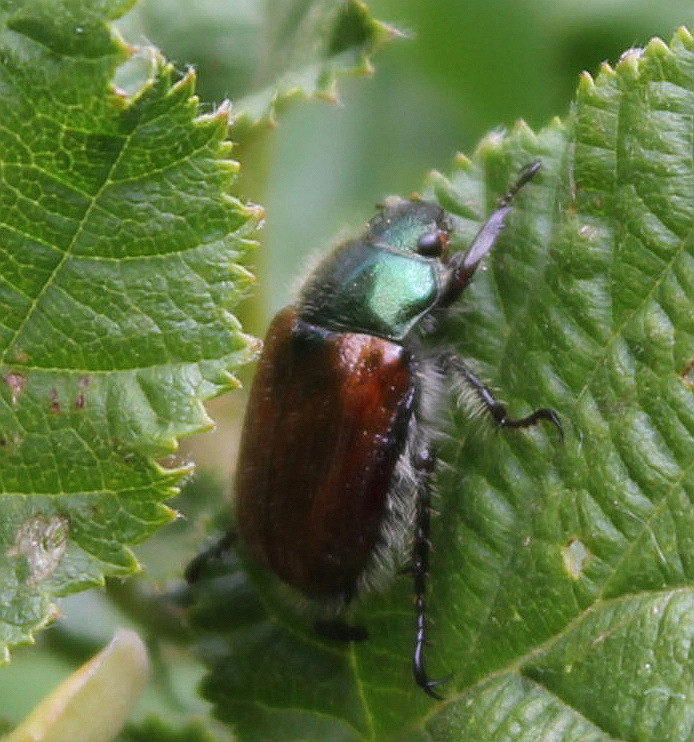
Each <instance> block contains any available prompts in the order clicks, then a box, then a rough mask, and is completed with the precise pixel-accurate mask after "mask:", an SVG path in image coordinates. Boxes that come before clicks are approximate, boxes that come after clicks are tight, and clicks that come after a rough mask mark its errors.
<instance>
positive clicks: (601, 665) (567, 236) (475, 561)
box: [196, 30, 694, 742]
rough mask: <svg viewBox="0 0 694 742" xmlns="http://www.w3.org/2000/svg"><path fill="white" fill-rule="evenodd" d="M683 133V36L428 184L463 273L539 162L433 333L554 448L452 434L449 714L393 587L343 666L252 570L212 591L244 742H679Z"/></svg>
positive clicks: (523, 434) (446, 472)
mask: <svg viewBox="0 0 694 742" xmlns="http://www.w3.org/2000/svg"><path fill="white" fill-rule="evenodd" d="M693 117H694V40H693V39H692V37H691V36H690V34H689V33H688V32H687V31H685V30H681V31H679V32H678V33H677V34H676V35H675V37H674V39H673V41H672V43H671V44H670V46H667V45H666V44H664V43H663V42H661V41H659V40H654V41H652V42H651V43H650V44H649V45H648V47H647V48H646V49H645V50H632V51H630V52H628V53H627V54H626V55H625V56H624V57H623V58H622V60H621V61H620V62H619V64H618V65H617V66H616V67H615V68H614V69H612V68H610V67H607V66H605V67H604V68H603V69H602V70H601V72H600V74H599V75H598V77H597V79H595V80H592V79H591V78H590V77H589V76H587V75H586V76H584V77H583V79H582V80H581V82H580V85H579V88H578V92H577V97H576V101H575V105H574V108H573V111H572V113H571V115H570V116H569V118H568V119H567V120H566V121H565V122H560V121H558V120H557V121H554V122H553V123H552V124H551V125H550V126H548V127H547V128H546V129H544V130H543V131H542V132H540V133H539V134H537V135H536V134H534V133H533V132H532V131H530V130H529V129H528V128H527V127H526V126H524V125H522V124H520V125H518V126H517V127H516V128H515V129H514V131H512V132H511V133H510V134H507V135H501V134H495V135H492V136H490V137H488V138H487V139H486V140H485V141H484V142H483V143H482V144H481V146H480V147H479V149H478V151H477V152H476V153H475V155H474V157H473V158H472V159H470V160H468V159H467V158H464V157H461V158H459V160H458V162H457V165H456V168H455V170H454V172H453V173H452V174H451V175H450V176H449V177H444V176H442V175H439V174H434V176H433V177H432V179H431V182H430V189H431V191H432V192H433V193H434V194H435V196H436V198H437V199H438V200H439V201H440V202H441V203H442V204H443V205H444V206H445V207H446V208H447V209H448V210H449V211H450V212H451V213H452V214H454V215H455V216H456V226H457V230H458V237H457V242H458V247H459V248H461V249H462V248H463V247H464V246H465V245H467V244H469V242H470V240H471V239H472V237H473V236H474V234H475V231H476V230H477V229H478V227H479V225H480V223H481V222H482V220H483V219H484V217H485V215H486V214H488V213H489V212H490V211H491V210H492V209H493V208H494V204H495V202H496V200H497V199H498V197H499V196H500V195H502V194H503V193H504V192H505V190H506V189H507V188H508V186H509V184H510V183H512V182H513V179H514V178H515V177H516V176H517V174H518V172H519V170H520V169H521V167H522V166H523V165H525V164H527V163H529V162H531V161H533V160H535V159H538V158H539V159H541V160H542V163H543V170H542V172H541V173H540V175H539V176H538V177H537V178H536V179H535V180H534V181H533V182H532V183H531V184H529V185H528V186H526V188H525V189H524V190H523V191H522V193H520V194H519V196H518V197H517V200H516V205H515V209H514V211H513V214H512V216H511V218H510V220H509V223H508V227H507V230H506V232H505V233H504V235H503V237H502V239H501V240H500V242H499V244H498V245H497V246H496V247H495V249H494V251H493V253H492V254H491V255H490V257H489V260H488V269H487V270H480V271H479V272H478V275H477V276H476V277H475V279H474V281H473V283H472V285H471V287H470V288H469V289H468V290H467V291H466V294H465V297H464V299H463V301H462V302H461V304H462V305H463V310H462V312H461V313H459V314H458V315H457V316H454V317H451V318H450V322H449V323H448V324H447V326H446V328H445V333H444V334H445V337H446V339H447V341H448V342H450V343H451V344H453V345H454V346H455V347H456V348H457V350H458V351H459V352H460V353H461V355H462V356H464V357H465V358H466V359H469V362H470V363H471V365H473V366H474V368H475V369H476V370H477V371H478V372H479V373H480V375H481V376H482V377H483V378H484V379H486V380H488V381H489V382H490V384H491V385H492V386H493V387H494V388H495V389H498V390H499V395H500V396H501V397H502V398H503V399H504V400H506V401H507V402H508V404H509V407H510V410H511V411H512V413H514V414H516V415H518V416H520V415H523V414H527V413H528V412H530V411H531V410H532V409H534V408H538V407H544V406H551V407H554V408H555V409H556V410H557V411H558V412H559V413H560V415H561V418H562V420H563V425H564V430H565V438H564V441H563V442H562V441H560V440H559V438H558V436H557V435H556V432H555V431H554V430H553V429H552V428H551V427H549V426H540V427H536V428H533V429H530V430H525V431H511V432H501V433H495V432H490V431H489V430H486V429H482V430H481V427H482V428H484V425H481V423H480V421H479V420H471V419H470V416H469V415H468V414H466V413H465V410H464V409H455V410H454V411H453V416H454V421H453V425H454V428H453V431H454V432H453V433H452V435H451V440H450V441H449V443H448V444H447V445H446V446H445V450H444V451H442V457H443V459H444V461H445V464H446V466H443V467H441V470H440V473H439V482H438V484H439V486H438V490H439V497H438V498H437V502H436V507H437V509H438V510H439V511H441V516H440V517H438V518H437V519H436V520H435V522H434V527H433V533H432V542H433V545H434V551H433V554H432V567H431V569H432V575H431V582H430V591H429V605H430V623H431V637H432V639H433V640H434V642H435V646H434V647H432V648H430V649H429V650H428V661H429V668H430V671H431V673H432V675H433V676H434V677H440V676H445V675H446V674H447V673H449V672H452V673H453V677H452V678H451V680H450V682H449V683H448V684H447V685H446V686H444V688H443V689H442V690H443V693H444V694H445V699H444V700H443V701H442V702H436V701H433V700H432V699H430V698H428V697H427V696H425V695H424V694H423V693H422V692H421V690H419V689H417V688H416V687H415V684H414V682H413V679H412V677H411V669H410V666H411V651H412V645H413V639H414V615H413V608H412V597H411V591H412V588H411V585H410V584H409V582H410V581H409V580H407V579H406V578H404V577H403V578H402V579H400V580H398V581H397V582H396V583H395V584H394V585H393V587H392V588H391V589H390V590H389V591H387V592H386V593H385V594H383V595H378V596H375V595H371V596H369V597H367V598H365V599H364V600H363V602H362V603H361V604H360V606H359V610H358V615H357V616H356V620H358V621H359V622H362V623H364V624H365V625H366V626H367V627H368V629H369V632H370V640H369V641H365V642H361V643H357V644H353V645H350V646H340V645H336V644H330V643H327V642H324V641H321V640H320V639H319V638H318V637H316V636H315V635H314V634H313V633H312V631H311V626H310V624H311V621H310V620H307V619H306V618H305V616H304V617H302V615H301V613H300V611H299V610H298V609H297V608H292V607H291V606H289V605H288V604H287V603H286V601H285V600H283V599H282V596H281V593H278V592H277V591H276V590H275V591H273V590H272V582H271V580H269V578H268V577H267V576H266V575H263V574H255V573H256V572H257V570H254V569H253V568H251V572H252V573H253V576H254V580H253V582H254V583H255V584H256V586H257V588H256V589H257V590H258V593H257V594H253V593H252V592H251V588H250V586H249V584H248V583H247V582H245V581H244V579H243V577H242V573H241V571H240V567H239V565H238V564H232V565H227V566H229V568H230V572H229V573H228V574H226V575H223V576H219V577H217V578H216V579H215V580H212V581H211V582H210V585H208V586H207V587H205V588H202V587H201V592H202V593H203V596H204V597H203V602H202V604H201V606H200V608H199V611H200V613H199V614H198V615H197V617H196V620H197V621H198V623H199V624H200V625H205V627H206V628H207V629H208V630H211V629H213V628H214V629H216V630H217V631H218V632H219V634H218V635H216V636H214V637H213V639H212V640H211V641H209V642H208V643H207V645H206V652H207V661H208V663H209V664H210V666H211V667H212V668H213V671H212V672H211V674H210V676H209V678H208V680H207V682H206V683H205V692H206V695H207V696H208V697H209V698H210V699H212V700H213V701H214V702H215V703H216V705H217V713H218V714H219V715H220V716H221V717H222V718H224V719H226V720H228V721H229V722H230V723H232V724H233V725H234V728H235V729H236V730H237V732H238V734H239V736H240V738H241V739H243V740H260V739H263V740H267V739H282V740H284V741H286V740H379V742H381V741H383V740H396V739H397V740H421V741H422V742H423V741H424V740H427V741H428V742H431V740H442V741H443V740H465V741H466V742H486V741H489V742H491V741H492V740H494V742H498V741H499V740H533V742H542V741H543V740H562V741H563V742H568V741H569V740H595V741H596V742H597V741H598V740H599V741H607V740H616V739H624V740H633V739H639V740H652V742H662V740H665V739H668V740H688V739H690V738H691V726H692V719H693V718H694V691H693V690H692V689H693V688H694V660H693V659H692V654H691V644H692V637H693V636H694V621H693V620H692V617H693V616H694V591H693V590H692V582H693V577H694V536H693V534H694V503H693V497H694V477H693V476H692V461H694V440H693V438H692V435H693V433H694V391H693V384H692V378H691V368H692V367H693V365H694V363H693V361H694V320H693V318H694V313H693V312H692V306H693V302H694V242H693V240H692V232H693V230H692V227H693V225H694V174H693V173H692V149H693V143H694V133H693V130H692V125H691V122H692V119H693ZM487 427H489V426H487ZM205 601H207V602H205ZM215 612H216V613H215ZM224 632H226V635H225V634H224Z"/></svg>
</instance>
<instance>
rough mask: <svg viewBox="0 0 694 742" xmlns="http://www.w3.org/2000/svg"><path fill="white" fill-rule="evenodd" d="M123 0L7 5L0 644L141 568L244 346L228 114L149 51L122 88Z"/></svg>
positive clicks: (1, 95)
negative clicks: (144, 77)
mask: <svg viewBox="0 0 694 742" xmlns="http://www.w3.org/2000/svg"><path fill="white" fill-rule="evenodd" d="M131 4H132V3H131V2H124V1H123V0H120V1H118V0H111V1H110V2H109V1H108V0H103V1H102V2H99V3H94V2H91V1H90V0H81V1H78V2H70V3H67V2H66V3H63V4H61V3H57V2H53V3H37V2H19V3H4V4H2V6H1V7H0V118H1V119H2V121H3V126H2V130H1V131H0V144H1V146H0V151H1V152H2V156H1V159H2V162H1V164H0V204H1V206H0V509H1V510H2V518H1V519H0V584H1V585H2V600H0V648H2V651H5V652H6V648H7V647H8V646H9V645H12V644H15V643H17V642H24V641H27V640H29V639H30V638H31V634H32V631H33V630H34V629H36V628H37V627H39V626H41V625H43V624H45V623H46V622H47V621H49V620H50V619H51V617H52V616H53V615H54V609H53V608H52V606H51V603H52V599H53V598H54V597H55V596H61V595H65V594H67V593H70V592H74V591H75V590H79V589H83V588H85V587H88V586H91V585H94V584H98V583H100V582H102V581H103V579H104V576H105V575H125V574H128V573H131V572H133V571H134V570H136V569H137V568H138V565H137V563H136V561H135V559H134V556H133V554H132V553H131V551H130V550H129V548H128V545H129V544H134V543H136V542H138V541H141V540H143V539H144V538H146V537H148V536H149V535H151V534H152V533H153V532H154V531H155V530H156V529H157V528H159V527H160V526H161V525H163V524H165V523H167V522H169V521H170V520H171V518H172V517H173V515H174V514H173V512H172V511H171V510H170V509H169V508H167V507H166V506H165V505H164V504H163V501H164V500H165V499H166V498H168V497H170V496H171V495H172V494H174V493H175V492H176V491H177V490H178V487H179V485H180V483H181V481H182V479H183V478H184V477H185V476H186V475H187V472H188V468H186V467H184V468H177V469H166V468H164V467H162V466H161V465H160V464H158V463H156V462H155V460H154V458H152V457H154V456H156V457H161V456H163V455H166V454H169V453H171V452H172V451H173V450H174V448H175V446H176V440H177V438H178V437H180V436H182V435H188V434H190V433H193V432H195V431H199V430H201V429H204V428H208V427H210V425H211V422H210V420H209V418H208V417H207V415H206V413H205V410H204V408H203V405H202V401H203V400H204V399H207V398H209V397H211V396H213V395H216V394H218V393H220V392H221V391H224V390H227V389H230V388H234V387H235V386H236V385H237V382H236V380H235V379H234V377H233V375H232V372H233V370H234V368H236V367H237V366H238V365H239V364H241V363H242V362H245V361H246V360H247V359H248V358H249V357H250V356H252V354H253V352H254V342H253V341H252V340H251V339H250V338H248V337H247V336H245V335H244V334H243V333H242V332H241V330H240V326H239V323H238V321H237V320H236V319H235V317H234V316H233V315H232V314H231V313H230V310H231V308H233V306H234V305H235V304H236V303H237V301H238V300H239V298H240V297H241V296H242V295H243V294H244V292H245V291H246V290H247V288H248V286H249V283H250V276H249V275H248V274H247V272H246V271H245V270H244V269H242V268H241V267H240V266H239V265H238V260H239V258H240V257H241V256H242V254H243V253H244V252H245V251H246V250H247V249H248V247H249V245H250V242H249V238H248V235H249V234H250V233H251V232H252V229H253V226H254V223H255V222H257V220H258V218H259V217H260V213H259V211H258V210H257V209H254V208H252V207H249V206H245V205H243V204H241V203H239V202H238V201H236V200H234V199H232V198H231V197H230V196H229V195H228V193H229V189H230V186H231V183H232V181H233V179H234V177H235V173H236V171H237V165H236V163H234V162H233V161H231V160H230V159H229V155H230V147H231V145H230V144H229V143H228V142H226V141H225V138H226V134H227V124H228V115H229V114H228V108H227V107H226V106H222V107H220V108H219V109H218V110H217V111H215V112H214V113H211V114H210V115H207V116H201V115H200V114H199V111H198V102H197V99H196V97H195V95H194V87H195V76H194V74H192V73H188V74H186V75H184V76H182V77H180V78H177V76H176V75H175V73H174V70H173V68H172V67H171V66H170V65H168V64H166V63H164V62H163V61H162V60H160V59H157V60H156V64H155V70H154V72H153V74H152V77H151V79H149V80H148V81H147V83H146V84H145V85H144V87H143V88H142V89H141V90H140V91H139V92H138V93H137V94H136V95H135V96H134V97H132V98H126V97H124V96H123V95H121V94H119V93H118V92H117V91H115V90H114V89H113V87H112V84H111V81H112V79H113V75H114V73H115V70H116V68H117V66H118V65H119V64H120V63H122V62H123V61H125V60H126V59H127V57H128V55H129V53H130V50H129V48H128V47H127V46H126V45H125V44H124V43H123V42H122V41H121V40H120V39H119V38H118V37H117V36H116V35H114V33H113V32H112V31H111V29H110V27H109V25H108V22H109V21H111V20H113V19H115V18H116V17H117V16H118V15H120V14H122V13H123V12H125V10H126V9H127V7H129V6H130V5H131Z"/></svg>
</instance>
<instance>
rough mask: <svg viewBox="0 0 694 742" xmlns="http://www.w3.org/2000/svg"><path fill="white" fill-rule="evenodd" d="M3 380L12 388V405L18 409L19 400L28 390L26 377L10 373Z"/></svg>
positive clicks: (15, 372) (17, 373) (14, 372)
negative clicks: (26, 389)
mask: <svg viewBox="0 0 694 742" xmlns="http://www.w3.org/2000/svg"><path fill="white" fill-rule="evenodd" d="M2 378H3V379H4V380H5V383H6V384H7V386H9V387H10V391H11V392H12V404H13V405H14V406H15V407H16V406H17V402H18V401H19V398H20V397H21V396H22V394H24V390H25V388H26V383H27V379H26V376H24V374H20V373H19V372H18V371H8V372H7V373H6V374H4V375H3V377H2Z"/></svg>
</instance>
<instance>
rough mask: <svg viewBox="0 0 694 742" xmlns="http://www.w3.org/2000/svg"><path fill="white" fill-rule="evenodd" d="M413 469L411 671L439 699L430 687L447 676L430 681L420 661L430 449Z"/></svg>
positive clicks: (424, 640)
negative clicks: (413, 627)
mask: <svg viewBox="0 0 694 742" xmlns="http://www.w3.org/2000/svg"><path fill="white" fill-rule="evenodd" d="M414 465H415V468H416V469H417V470H418V471H419V472H420V474H421V479H420V484H419V492H418V496H417V506H416V513H415V536H414V548H413V552H412V566H411V569H410V572H411V574H412V576H413V577H414V592H415V610H416V614H417V629H416V634H415V641H414V653H413V655H412V670H413V672H414V678H415V681H416V683H417V685H418V686H419V687H420V688H421V689H422V690H423V691H424V692H425V693H426V694H427V695H429V696H431V697H432V698H436V699H438V700H442V699H443V697H442V696H441V695H440V694H439V693H437V692H436V691H435V690H434V689H435V688H436V687H437V686H439V685H441V684H443V683H447V682H448V681H449V680H450V679H451V676H450V675H449V676H446V677H445V678H440V679H438V680H432V679H431V678H430V677H429V674H428V673H427V669H426V663H425V661H424V649H425V647H427V646H429V641H428V638H427V606H426V593H427V581H428V579H429V552H430V551H431V542H430V541H429V532H430V530H431V480H432V477H433V474H434V467H435V465H436V456H435V455H434V452H433V450H432V449H429V450H427V451H426V452H425V453H424V454H422V455H420V456H418V457H417V460H416V461H415V462H414Z"/></svg>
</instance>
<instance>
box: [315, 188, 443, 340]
mask: <svg viewBox="0 0 694 742" xmlns="http://www.w3.org/2000/svg"><path fill="white" fill-rule="evenodd" d="M442 219H443V212H442V211H441V209H440V208H438V207H437V206H434V205H433V204H427V203H424V202H420V201H402V202H399V203H398V204H396V205H395V206H391V207H389V208H386V209H384V210H383V213H382V214H380V215H379V216H377V217H375V218H374V219H372V220H371V222H370V223H369V228H368V230H367V232H366V234H365V235H363V236H362V237H361V238H359V239H356V240H352V241H349V242H347V243H345V244H343V245H342V246H341V247H339V248H337V250H335V251H334V252H332V253H331V254H330V255H329V256H328V257H327V258H325V259H324V260H323V261H322V262H321V263H320V264H319V265H318V267H317V268H316V270H315V271H314V272H313V273H312V275H311V276H310V277H309V279H308V281H307V283H306V284H305V285H304V289H303V291H302V292H301V295H300V315H301V318H302V319H304V320H306V321H308V322H312V323H314V324H317V325H320V326H321V327H324V328H325V329H329V330H338V331H343V332H363V333H367V334H370V335H377V336H380V337H384V338H387V339H389V340H396V341H398V340H402V339H403V338H404V337H405V336H406V335H407V333H408V332H409V331H410V330H411V329H412V327H413V326H414V325H415V324H416V323H417V322H418V320H419V319H420V318H421V317H422V316H423V315H424V314H426V313H427V312H428V311H429V310H430V309H431V307H432V306H433V305H434V304H435V302H436V300H437V298H438V296H439V293H440V285H441V277H440V271H441V261H440V260H432V259H431V258H428V257H424V256H422V255H418V254H417V253H416V252H415V250H416V249H417V240H418V239H419V238H420V237H421V236H422V235H424V234H427V233H429V232H431V231H432V230H436V229H437V228H438V227H439V226H440V224H439V222H440V221H441V220H442Z"/></svg>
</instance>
